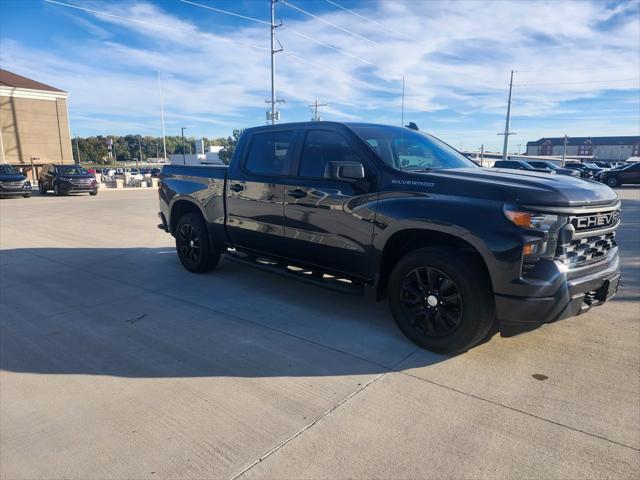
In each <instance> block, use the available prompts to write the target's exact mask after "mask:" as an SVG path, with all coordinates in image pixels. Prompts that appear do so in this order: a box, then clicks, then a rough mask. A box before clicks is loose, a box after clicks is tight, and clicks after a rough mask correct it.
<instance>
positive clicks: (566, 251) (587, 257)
mask: <svg viewBox="0 0 640 480" xmlns="http://www.w3.org/2000/svg"><path fill="white" fill-rule="evenodd" d="M615 236H616V234H615V232H611V233H607V234H604V235H595V236H592V237H586V238H580V239H576V240H571V241H570V242H569V243H568V244H564V245H558V248H557V250H556V258H557V259H558V260H560V261H561V262H562V263H563V264H564V265H567V266H569V267H577V266H582V265H586V264H588V263H591V262H595V261H597V260H600V259H602V258H603V257H606V256H607V254H608V253H609V252H610V251H611V249H612V248H613V247H615V246H617V243H616V238H615Z"/></svg>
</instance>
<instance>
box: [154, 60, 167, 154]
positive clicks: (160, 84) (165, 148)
mask: <svg viewBox="0 0 640 480" xmlns="http://www.w3.org/2000/svg"><path fill="white" fill-rule="evenodd" d="M156 73H157V74H158V90H160V121H161V122H162V149H163V152H164V159H165V160H166V159H167V139H166V135H165V132H164V105H163V104H162V83H160V72H156Z"/></svg>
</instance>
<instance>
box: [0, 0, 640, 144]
mask: <svg viewBox="0 0 640 480" xmlns="http://www.w3.org/2000/svg"><path fill="white" fill-rule="evenodd" d="M60 1H61V2H62V3H66V4H67V5H76V6H80V7H82V8H85V9H91V10H96V11H100V12H103V13H107V14H109V15H99V14H96V13H91V12H86V11H82V10H78V9H74V8H70V7H68V6H62V5H59V4H53V3H49V2H46V1H44V0H2V1H1V2H0V64H1V66H2V68H4V69H7V70H10V71H13V72H16V73H19V74H22V75H25V76H28V77H31V78H33V79H35V80H39V81H42V82H44V83H48V84H50V85H53V86H56V87H58V88H62V89H64V90H66V91H68V92H70V97H69V112H70V117H71V129H72V132H73V134H74V135H75V134H79V135H82V136H85V135H97V134H103V135H107V134H125V133H136V134H137V133H139V134H143V135H160V134H161V125H160V109H159V90H158V83H157V79H156V71H160V72H161V76H162V84H163V93H164V104H165V120H166V128H167V133H168V134H174V135H175V134H179V131H180V127H181V126H185V127H187V128H188V130H187V132H188V133H189V134H190V135H193V136H196V137H197V136H208V137H215V136H222V135H228V134H229V133H230V132H231V130H232V129H233V128H242V127H247V126H254V125H260V124H263V123H265V111H266V110H267V105H266V104H265V103H264V100H265V99H266V98H268V97H269V95H270V78H269V54H268V48H269V27H268V26H267V25H264V24H261V23H258V22H252V21H249V20H245V19H241V18H237V17H233V16H230V15H225V14H222V13H219V12H215V11H212V10H208V9H205V8H202V7H198V6H195V5H191V4H188V3H184V2H181V1H180V0H161V1H160V0H155V1H153V0H141V1H137V0H128V1H109V2H106V1H87V0H84V1H83V0H60ZM193 1H194V2H195V3H199V4H202V5H205V6H210V7H214V8H219V9H224V10H228V11H232V12H235V13H238V14H241V15H244V16H248V17H253V18H256V19H260V20H268V18H269V2H268V0H244V1H241V0H236V1H234V0H193ZM339 6H342V7H344V8H347V9H350V10H352V12H349V11H346V10H344V9H341V8H339ZM295 7H298V8H300V9H303V10H306V11H308V12H310V13H312V14H313V15H315V17H317V18H313V17H311V16H308V15H305V14H304V13H302V12H301V11H299V10H297V9H296V8H295ZM277 16H278V17H279V18H280V19H281V20H282V21H283V23H284V27H283V28H280V29H279V31H278V37H279V40H280V41H281V43H282V45H283V47H284V52H283V53H279V54H278V55H277V57H276V58H277V60H276V61H277V95H278V97H283V98H285V99H286V100H287V103H286V104H284V105H281V106H280V110H281V113H282V121H300V120H308V119H309V118H310V116H311V111H310V109H309V108H308V107H307V105H308V104H310V103H312V102H313V101H314V100H316V99H318V100H320V101H323V102H326V103H328V104H329V106H328V107H325V108H324V109H323V113H322V116H323V118H324V119H326V120H345V121H349V120H351V121H354V120H357V121H372V122H382V123H393V124H399V123H400V119H401V101H400V97H401V95H400V94H401V88H402V76H403V75H404V76H405V123H406V122H408V121H414V122H416V123H417V124H418V125H419V126H420V127H421V128H422V129H424V130H427V131H429V132H431V133H433V134H435V135H437V136H439V137H441V138H443V139H444V140H445V141H447V142H449V143H451V144H452V145H454V146H455V147H458V148H459V147H462V148H464V149H476V148H478V147H479V146H480V144H484V145H485V148H489V149H492V150H499V149H500V148H501V143H502V137H500V136H498V135H497V132H499V131H502V130H504V115H505V110H506V98H507V93H508V81H509V72H510V70H511V69H515V70H516V71H517V72H516V74H515V80H514V83H515V85H516V86H515V87H514V94H513V108H512V113H513V116H512V130H514V131H515V132H517V133H518V135H515V136H513V137H511V139H510V143H511V146H512V149H514V150H517V149H518V145H524V144H526V142H527V141H528V140H535V139H537V138H540V137H543V136H561V135H563V134H565V133H567V134H568V135H570V136H588V135H590V136H598V135H640V43H639V42H640V2H638V1H637V0H634V1H611V2H607V1H601V0H599V1H593V2H589V1H577V2H572V1H550V2H528V1H493V2H491V1H487V2H485V1H480V0H473V1H459V2H457V1H447V2H437V1H430V0H429V1H428V0H407V1H401V0H395V1H394V0H385V1H377V0H366V1H348V0H331V1H327V0H290V2H289V4H288V5H287V4H286V3H282V2H281V3H279V4H278V6H277ZM327 22H328V23H327ZM330 24H332V25H330ZM338 27H340V28H338Z"/></svg>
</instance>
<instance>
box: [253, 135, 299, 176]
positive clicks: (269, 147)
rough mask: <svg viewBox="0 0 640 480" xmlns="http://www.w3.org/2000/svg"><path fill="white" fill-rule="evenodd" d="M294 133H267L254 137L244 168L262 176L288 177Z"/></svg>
mask: <svg viewBox="0 0 640 480" xmlns="http://www.w3.org/2000/svg"><path fill="white" fill-rule="evenodd" d="M293 137H294V132H291V131H282V132H268V133H258V134H256V135H254V137H253V140H252V142H251V147H249V153H248V154H247V161H246V163H245V168H246V169H247V170H249V171H250V172H252V173H260V174H264V175H288V174H289V169H290V165H291V154H290V147H292V142H293Z"/></svg>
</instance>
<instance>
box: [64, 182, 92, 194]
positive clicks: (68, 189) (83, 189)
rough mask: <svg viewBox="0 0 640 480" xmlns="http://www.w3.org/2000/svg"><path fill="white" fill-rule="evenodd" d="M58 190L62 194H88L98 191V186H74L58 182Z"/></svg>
mask: <svg viewBox="0 0 640 480" xmlns="http://www.w3.org/2000/svg"><path fill="white" fill-rule="evenodd" d="M58 188H60V191H61V192H62V193H89V192H95V191H97V190H98V184H97V183H95V184H74V183H68V182H60V183H59V184H58Z"/></svg>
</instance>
